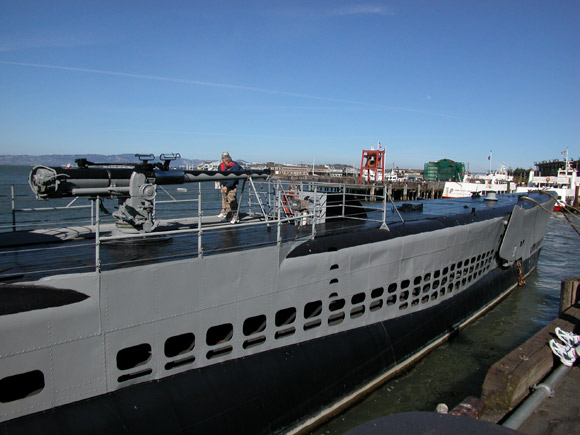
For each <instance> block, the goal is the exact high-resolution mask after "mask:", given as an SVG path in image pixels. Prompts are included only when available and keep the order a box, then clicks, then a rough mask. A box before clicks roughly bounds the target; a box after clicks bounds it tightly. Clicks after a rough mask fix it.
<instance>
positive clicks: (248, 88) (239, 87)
mask: <svg viewBox="0 0 580 435" xmlns="http://www.w3.org/2000/svg"><path fill="white" fill-rule="evenodd" d="M0 64H4V65H16V66H26V67H31V68H45V69H54V70H60V71H75V72H83V73H90V74H101V75H109V76H115V77H127V78H133V79H141V80H157V81H163V82H172V83H182V84H186V85H195V86H205V87H213V88H225V89H236V90H240V91H249V92H260V93H263V94H271V95H285V96H288V97H297V98H306V99H310V100H319V101H329V102H333V103H347V104H353V105H358V106H367V107H375V108H379V109H388V110H398V111H403V112H416V113H424V114H427V113H428V112H425V111H423V110H415V109H409V108H406V107H394V106H385V105H383V104H375V103H365V102H362V101H351V100H343V99H340V98H330V97H319V96H316V95H308V94H299V93H295V92H286V91H277V90H273V89H264V88H255V87H252V86H242V85H232V84H227V83H214V82H205V81H201V80H190V79H179V78H175V77H162V76H152V75H147V74H133V73H124V72H118V71H106V70H101V69H92V68H77V67H71V66H61V65H46V64H39V63H25V62H10V61H4V60H0ZM430 114H431V115H438V116H449V115H441V114H436V113H430Z"/></svg>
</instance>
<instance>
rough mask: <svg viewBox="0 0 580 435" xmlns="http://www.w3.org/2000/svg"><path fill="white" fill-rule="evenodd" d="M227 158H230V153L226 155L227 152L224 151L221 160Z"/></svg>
mask: <svg viewBox="0 0 580 435" xmlns="http://www.w3.org/2000/svg"><path fill="white" fill-rule="evenodd" d="M227 158H230V153H228V152H227V151H224V152H223V153H222V159H227Z"/></svg>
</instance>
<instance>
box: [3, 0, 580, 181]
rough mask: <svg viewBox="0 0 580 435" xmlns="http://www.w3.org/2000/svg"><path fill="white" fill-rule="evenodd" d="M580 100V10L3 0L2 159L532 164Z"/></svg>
mask: <svg viewBox="0 0 580 435" xmlns="http://www.w3.org/2000/svg"><path fill="white" fill-rule="evenodd" d="M579 103H580V1H577V0H554V1H534V0H485V1H469V0H447V1H446V0H441V1H437V0H425V1H420V0H407V1H403V0H400V1H395V0H393V1H354V0H345V1H342V0H337V1H331V0H324V1H323V0H318V1H317V0H312V1H300V0H292V1H290V0H278V1H274V0H270V1H265V0H263V1H244V0H235V1H234V0H231V1H225V0H224V1H220V0H212V1H210V0H207V1H202V0H188V1H175V0H164V1H148V0H139V1H137V0H114V1H109V0H98V1H91V0H74V1H61V0H51V1H45V0H42V1H33V0H3V1H2V2H0V154H2V155H18V154H31V155H42V154H83V153H86V154H95V153H97V154H125V153H142V154H149V153H152V154H155V155H159V154H162V153H165V154H168V153H180V154H181V156H182V157H184V158H189V159H215V160H217V159H218V158H219V156H220V154H221V152H222V151H229V153H230V154H231V155H232V157H233V158H234V160H236V159H242V160H245V161H252V162H268V161H274V162H278V163H282V162H285V163H308V164H312V163H313V162H315V163H316V164H325V163H326V164H331V163H343V164H351V165H355V166H358V165H360V161H361V151H362V150H363V149H367V150H368V149H371V147H375V148H376V146H377V144H378V142H380V143H381V145H382V146H383V147H386V150H387V151H386V152H387V154H386V166H387V168H391V167H400V168H423V165H424V163H426V162H429V161H435V160H439V159H443V158H448V159H452V160H455V161H461V162H464V163H466V165H469V168H470V169H471V171H485V170H487V169H489V166H490V163H491V166H492V169H494V170H495V169H497V168H498V167H499V165H500V164H501V163H505V165H506V166H507V167H510V168H516V167H523V168H529V167H533V164H534V162H536V161H543V160H552V159H560V158H563V155H562V152H563V151H565V150H566V149H568V150H569V155H570V157H573V158H579V157H580V104H579ZM490 153H491V159H489V157H490Z"/></svg>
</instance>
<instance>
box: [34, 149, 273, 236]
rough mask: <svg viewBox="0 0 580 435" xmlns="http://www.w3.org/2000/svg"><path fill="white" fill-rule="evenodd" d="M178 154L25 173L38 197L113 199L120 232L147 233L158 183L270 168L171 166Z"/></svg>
mask: <svg viewBox="0 0 580 435" xmlns="http://www.w3.org/2000/svg"><path fill="white" fill-rule="evenodd" d="M176 156H179V154H177V155H169V156H167V155H165V154H162V155H161V156H160V160H163V161H164V162H163V163H150V162H149V160H153V159H154V156H153V155H151V154H147V155H142V154H138V155H136V157H138V158H139V159H140V160H141V163H135V164H126V163H123V164H113V165H111V164H105V163H93V162H89V161H87V160H86V159H78V160H76V163H77V165H78V167H77V168H60V167H49V166H42V165H40V166H35V167H34V168H32V171H31V172H30V174H29V177H28V183H29V184H30V188H31V189H32V191H33V192H34V194H35V195H36V197H37V198H38V199H51V198H64V197H73V196H88V197H93V198H94V197H97V196H99V197H103V198H116V199H117V200H118V202H119V208H118V210H117V211H115V212H114V213H113V216H114V217H115V219H116V226H117V228H118V229H120V230H122V231H126V232H127V231H128V232H143V233H149V232H151V231H153V230H155V228H156V227H157V225H158V224H159V222H158V221H156V219H155V216H154V214H153V209H154V207H153V206H154V201H155V196H156V192H157V185H171V184H184V183H197V182H208V181H220V180H236V179H238V180H243V179H247V178H268V177H269V175H270V171H269V170H259V171H256V170H243V171H239V172H228V173H223V172H219V171H204V170H183V169H170V168H169V163H170V161H171V160H173V159H175V158H177V157H176Z"/></svg>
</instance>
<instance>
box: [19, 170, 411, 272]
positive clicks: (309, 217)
mask: <svg viewBox="0 0 580 435" xmlns="http://www.w3.org/2000/svg"><path fill="white" fill-rule="evenodd" d="M256 185H258V183H256ZM256 185H255V184H254V182H253V180H250V182H249V186H250V188H249V190H248V197H247V198H245V200H246V201H247V202H248V203H249V201H250V200H251V198H252V195H254V196H256V200H257V204H258V206H259V209H260V210H257V211H258V213H251V215H252V216H254V218H256V219H259V221H256V220H254V221H249V222H248V221H246V222H243V221H242V222H239V223H238V224H236V225H235V227H233V226H231V224H229V223H228V224H221V223H217V222H208V221H207V220H206V221H205V223H204V209H203V206H204V201H203V199H204V198H206V197H207V195H208V193H209V194H210V198H211V199H210V201H209V202H207V201H206V203H205V204H207V205H210V207H211V208H213V207H214V205H215V204H214V202H213V201H214V198H213V196H212V194H211V193H210V192H211V191H212V190H209V189H208V190H207V191H206V190H205V188H204V189H202V184H201V183H198V189H197V195H195V191H194V190H190V192H194V197H190V198H187V199H180V198H179V196H178V195H172V193H173V192H171V193H169V192H166V191H165V189H163V191H164V192H165V193H167V194H168V196H169V197H170V198H171V200H159V201H156V202H157V203H158V204H176V203H193V204H195V203H197V216H195V214H196V213H195V211H194V210H195V208H192V209H190V208H189V207H184V208H180V207H172V208H171V207H170V208H162V209H160V210H158V214H160V215H162V218H161V220H162V221H164V222H166V223H171V222H172V221H175V222H178V219H180V218H193V219H194V220H193V221H192V220H190V221H189V222H191V223H192V224H193V225H192V228H180V229H170V230H166V231H156V232H151V233H136V234H108V233H107V234H104V232H103V230H104V229H105V227H104V225H105V224H106V225H107V226H109V225H111V224H112V221H111V220H109V216H108V215H109V214H110V213H108V212H107V211H106V210H105V212H103V209H102V207H103V206H102V204H103V198H101V197H100V196H97V197H96V198H94V199H93V201H92V203H91V204H89V205H73V204H74V202H75V201H76V199H73V200H72V201H71V202H70V203H69V204H68V205H67V206H55V207H27V208H24V207H23V208H21V209H19V208H17V207H16V206H14V207H13V209H14V210H17V211H20V210H22V211H26V212H34V211H43V212H44V211H61V210H78V209H85V208H90V209H91V224H90V227H89V226H88V225H87V224H82V225H79V228H82V229H83V230H84V231H87V232H91V233H93V234H94V236H95V238H94V242H93V241H91V242H89V245H90V244H92V245H93V246H94V263H93V261H89V262H88V264H86V266H84V267H88V268H92V270H94V271H96V272H97V273H100V272H101V270H102V269H103V268H105V267H106V268H107V269H108V268H109V267H111V266H112V267H114V266H115V265H119V264H123V263H122V262H119V261H116V260H115V259H113V261H112V262H111V263H103V257H102V255H103V252H102V247H103V243H106V242H109V241H115V240H124V239H146V238H155V237H160V236H161V237H163V236H177V235H179V236H180V235H187V234H195V235H196V236H197V251H196V254H194V255H197V256H198V257H203V256H204V255H205V254H206V253H205V252H204V245H203V240H204V238H205V237H204V236H206V235H207V234H209V233H215V232H217V231H224V230H227V229H234V228H235V229H238V228H246V227H247V228H249V227H256V226H265V227H269V226H271V225H272V224H274V223H275V224H276V228H277V230H276V236H275V240H273V239H270V240H267V238H264V239H260V240H259V241H257V244H258V245H262V244H264V243H267V244H269V243H275V244H277V245H278V246H280V245H281V244H282V243H283V242H284V240H283V238H285V237H287V233H286V232H284V233H282V226H283V225H285V224H287V223H294V224H296V226H297V227H302V228H303V229H304V230H306V231H300V232H294V231H292V232H290V233H288V234H292V236H291V237H296V238H302V237H305V238H310V239H315V238H316V237H318V236H319V235H323V234H324V232H322V233H319V231H321V229H322V227H320V226H319V224H320V223H322V222H324V221H327V222H329V221H332V220H335V219H348V220H352V221H359V222H362V223H364V222H369V223H373V224H374V223H377V224H379V225H380V228H382V229H387V230H388V226H387V225H386V217H387V213H386V205H387V192H386V190H384V191H383V194H382V195H377V194H373V195H369V194H365V193H363V192H358V191H357V189H356V188H355V189H354V190H353V189H352V188H351V189H349V185H346V184H344V185H341V186H338V187H336V185H330V184H329V183H315V182H290V181H289V182H284V183H283V182H281V181H280V180H275V181H274V180H268V181H266V182H263V183H259V188H260V189H261V191H260V192H259V191H258V189H257V188H256ZM352 187H358V186H352ZM289 188H293V191H294V192H295V193H296V192H298V191H299V190H308V191H309V192H310V193H311V194H309V195H310V196H311V198H310V210H303V211H302V212H296V213H294V212H292V214H290V215H288V216H286V214H285V213H284V208H283V204H282V197H283V195H284V194H285V192H288V191H289V190H288V189H289ZM321 193H322V194H324V193H329V194H332V195H334V196H333V200H332V201H331V203H328V202H326V201H324V202H321V198H322V197H321V196H320V194H321ZM351 197H353V198H356V199H358V200H359V201H361V202H362V204H358V203H349V201H350V198H351ZM296 198H298V195H296ZM272 199H275V201H274V202H272ZM381 199H382V201H381V202H382V204H380V206H378V207H377V206H375V207H373V206H372V204H371V203H370V202H371V201H372V200H375V201H376V200H379V201H380V200H381ZM246 201H243V202H244V206H245V210H246V211H247V210H248V209H247V207H248V204H247V203H246ZM391 201H392V200H391ZM240 202H242V198H240ZM373 202H374V201H373ZM377 205H378V204H377ZM216 207H217V205H216ZM211 208H209V209H208V208H207V207H206V210H205V212H206V213H207V211H208V210H210V211H211ZM333 209H334V210H339V212H337V213H336V215H335V216H329V215H330V214H334V213H332V212H330V213H329V211H330V210H333ZM357 209H359V210H361V214H360V215H358V216H357V213H358V212H357ZM369 210H374V212H382V216H381V218H380V219H377V218H376V216H371V215H369V216H366V215H365V214H364V213H363V212H364V211H369ZM183 211H189V212H192V213H188V215H187V216H185V215H183ZM168 212H169V213H176V214H175V215H174V217H168V216H167V214H168ZM374 212H373V213H374ZM103 218H106V219H105V220H104V219H103ZM65 219H66V217H65ZM401 220H402V219H401ZM71 223H72V222H71ZM25 224H26V225H27V226H29V227H31V226H34V225H35V223H34V222H26V223H25ZM45 224H46V222H45ZM59 224H60V225H59V226H60V228H61V229H62V230H63V231H67V230H66V228H67V227H66V226H63V221H60V222H59ZM72 224H73V225H72V226H71V227H70V228H69V230H68V231H70V229H73V231H74V223H72ZM305 224H306V225H310V229H309V230H308V229H307V227H305V226H304V225H305ZM350 225H354V226H358V224H355V223H354V222H353V223H352V224H350ZM57 228H58V227H57ZM106 231H109V230H108V229H106ZM81 232H82V230H81ZM283 234H284V235H283ZM64 237H66V238H68V236H67V234H64ZM91 239H92V237H91ZM69 246H70V245H69ZM250 246H254V245H252V244H250V245H248V244H246V245H244V246H243V247H244V248H247V247H250ZM70 247H72V248H76V247H79V248H81V249H86V248H87V244H85V243H82V244H80V243H76V244H75V245H72V246H70ZM83 247H84V248H83ZM54 248H55V247H52V246H49V247H45V248H43V249H54ZM59 248H60V247H59ZM206 248H208V247H207V246H206ZM209 249H210V251H208V252H218V251H219V249H220V248H219V246H217V245H216V246H213V244H212V245H211V248H209ZM26 251H27V248H26V247H23V248H20V249H18V252H26ZM108 255H109V254H107V258H108ZM184 255H185V256H189V255H191V253H184ZM174 256H175V257H176V258H177V257H178V256H176V255H172V256H171V257H174ZM89 258H90V257H89ZM156 258H158V257H156ZM152 259H153V258H145V257H143V258H140V259H139V260H134V261H137V262H140V261H143V262H149V261H151V260H152ZM107 261H111V260H107ZM91 263H92V265H91ZM132 263H133V262H132ZM38 266H39V268H38V269H36V270H33V269H30V271H28V272H25V273H37V272H39V270H40V268H42V265H38Z"/></svg>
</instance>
